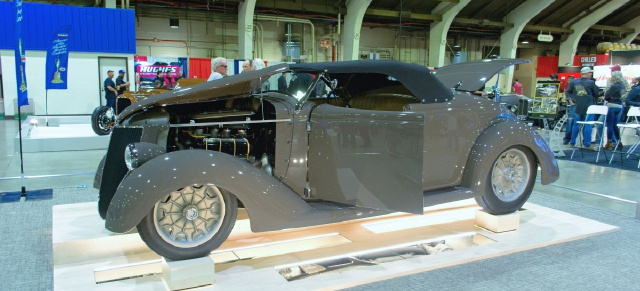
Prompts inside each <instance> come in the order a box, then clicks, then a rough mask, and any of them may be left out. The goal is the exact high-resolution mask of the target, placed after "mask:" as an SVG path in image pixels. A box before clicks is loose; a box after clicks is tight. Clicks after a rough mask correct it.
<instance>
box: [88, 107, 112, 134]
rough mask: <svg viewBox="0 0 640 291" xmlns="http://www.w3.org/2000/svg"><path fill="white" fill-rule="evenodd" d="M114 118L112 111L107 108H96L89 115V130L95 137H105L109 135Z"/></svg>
mask: <svg viewBox="0 0 640 291" xmlns="http://www.w3.org/2000/svg"><path fill="white" fill-rule="evenodd" d="M115 119H116V116H115V114H114V112H113V109H111V107H108V106H98V107H96V109H94V110H93V113H91V128H92V129H93V132H95V133H96V134H97V135H107V134H110V133H111V129H113V125H114V123H115Z"/></svg>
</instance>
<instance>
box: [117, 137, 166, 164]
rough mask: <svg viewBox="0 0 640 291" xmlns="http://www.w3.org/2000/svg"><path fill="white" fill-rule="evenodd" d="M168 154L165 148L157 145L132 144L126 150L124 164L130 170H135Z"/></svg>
mask: <svg viewBox="0 0 640 291" xmlns="http://www.w3.org/2000/svg"><path fill="white" fill-rule="evenodd" d="M166 152H167V151H166V150H165V149H164V148H163V147H161V146H159V145H157V144H152V143H146V142H137V143H132V144H129V145H127V147H126V148H125V149H124V163H125V165H127V168H128V169H129V170H133V169H135V168H138V167H140V166H142V165H143V164H144V163H146V162H148V161H150V160H152V159H153V158H155V157H157V156H160V155H163V154H165V153H166Z"/></svg>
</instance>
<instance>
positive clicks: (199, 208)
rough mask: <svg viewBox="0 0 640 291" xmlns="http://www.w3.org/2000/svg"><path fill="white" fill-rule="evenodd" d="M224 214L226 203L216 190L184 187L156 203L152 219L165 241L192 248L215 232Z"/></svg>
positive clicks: (222, 220)
mask: <svg viewBox="0 0 640 291" xmlns="http://www.w3.org/2000/svg"><path fill="white" fill-rule="evenodd" d="M225 211H226V210H225V201H224V199H223V196H222V194H221V193H220V190H219V189H218V188H217V187H215V186H211V185H201V186H187V187H184V188H182V189H179V190H176V191H173V192H171V194H169V195H168V196H167V197H166V198H165V199H164V200H162V201H160V202H158V203H157V204H156V205H155V207H154V210H153V219H154V225H155V229H156V231H157V233H158V235H160V237H161V238H162V239H163V240H164V241H165V242H167V243H169V244H171V245H173V246H175V247H178V248H193V247H196V246H198V245H201V244H203V243H206V242H208V241H210V240H211V239H212V238H213V237H214V236H215V235H216V233H218V231H219V230H220V227H221V225H222V223H223V222H224V217H225Z"/></svg>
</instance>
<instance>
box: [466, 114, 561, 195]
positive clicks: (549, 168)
mask: <svg viewBox="0 0 640 291" xmlns="http://www.w3.org/2000/svg"><path fill="white" fill-rule="evenodd" d="M514 145H522V146H525V147H527V148H529V149H530V150H531V151H532V152H533V154H534V155H535V156H536V159H537V162H538V164H539V165H540V170H541V174H542V178H541V181H542V184H543V185H546V184H550V183H553V182H554V181H556V180H557V179H558V177H559V176H560V170H559V169H558V162H557V161H556V158H555V157H554V155H553V152H552V151H551V149H550V148H549V146H548V145H547V143H546V142H545V141H544V139H543V138H542V137H541V136H540V135H539V134H538V133H537V132H536V131H535V130H533V129H532V128H531V127H530V126H527V125H525V124H524V123H521V122H515V121H511V120H504V121H502V122H499V123H496V124H494V125H492V126H491V127H489V128H487V129H486V130H485V131H484V132H483V133H482V134H481V135H480V136H479V137H478V139H477V140H476V142H475V144H474V146H473V148H472V149H471V154H470V155H469V159H468V160H467V165H466V167H465V172H464V178H463V182H462V184H463V185H464V186H466V187H469V188H471V189H473V190H474V191H475V192H476V193H482V192H483V191H484V187H485V186H484V183H485V182H486V179H487V177H488V175H489V172H490V171H491V166H492V164H493V161H494V160H495V159H496V158H497V157H498V155H500V153H502V152H503V151H505V150H506V149H507V148H509V147H511V146H514Z"/></svg>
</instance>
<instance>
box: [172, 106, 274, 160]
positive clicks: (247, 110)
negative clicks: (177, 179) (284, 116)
mask: <svg viewBox="0 0 640 291" xmlns="http://www.w3.org/2000/svg"><path fill="white" fill-rule="evenodd" d="M261 104H263V105H261ZM263 107H264V108H263ZM165 110H166V111H167V112H168V113H169V116H170V117H169V118H170V120H169V121H170V124H171V125H180V126H176V127H174V126H171V127H170V129H169V132H168V134H167V144H166V149H167V152H173V151H180V150H187V149H205V150H212V151H219V152H223V153H226V154H229V155H233V156H235V157H238V158H240V159H244V160H247V161H249V162H251V163H253V164H254V165H255V166H257V167H262V168H263V169H267V168H269V169H270V168H271V166H270V165H273V163H274V162H275V137H276V125H275V123H273V122H255V121H262V120H273V119H275V108H274V106H273V105H272V104H271V103H269V102H268V101H264V102H262V103H261V102H260V100H259V99H256V98H237V99H228V100H218V101H214V102H206V103H191V104H180V105H172V106H167V107H166V108H165Z"/></svg>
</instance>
